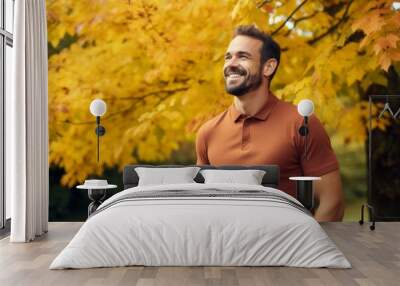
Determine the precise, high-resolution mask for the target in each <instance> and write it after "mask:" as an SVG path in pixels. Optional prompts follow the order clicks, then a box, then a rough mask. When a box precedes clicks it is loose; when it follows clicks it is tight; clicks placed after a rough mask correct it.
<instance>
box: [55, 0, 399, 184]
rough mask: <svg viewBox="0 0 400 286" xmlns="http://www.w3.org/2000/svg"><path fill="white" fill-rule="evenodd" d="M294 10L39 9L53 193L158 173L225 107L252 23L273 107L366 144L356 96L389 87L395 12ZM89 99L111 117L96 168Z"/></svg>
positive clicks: (142, 2) (214, 4)
mask: <svg viewBox="0 0 400 286" xmlns="http://www.w3.org/2000/svg"><path fill="white" fill-rule="evenodd" d="M302 2H303V1H300V3H299V1H295V0H290V1H252V0H238V1H234V0H221V1H211V0H196V1H186V0H170V1H166V0H139V1H134V0H131V1H129V0H82V1H74V0H48V1H47V17H48V37H49V42H50V44H51V45H52V47H54V48H56V50H55V52H54V53H52V54H51V55H50V57H49V118H50V162H51V163H52V164H56V165H58V166H60V167H63V168H64V169H65V172H66V173H65V175H64V177H63V178H62V183H63V184H66V185H69V186H72V185H73V184H75V183H77V182H81V181H83V180H84V179H85V178H86V177H87V176H88V175H90V174H99V175H100V174H101V173H102V171H103V169H104V168H105V167H110V166H118V167H119V168H120V169H122V168H123V166H124V165H126V164H131V163H135V162H137V161H162V160H165V159H167V158H169V156H170V154H171V152H172V151H173V150H176V149H177V148H178V147H179V145H180V144H181V143H183V142H187V141H189V142H192V141H193V140H194V138H195V133H196V131H197V128H198V127H199V126H200V125H201V124H202V123H203V122H204V121H206V120H207V119H209V118H211V117H212V116H214V115H215V114H217V113H219V112H221V111H222V110H223V109H224V108H226V107H227V106H228V105H229V104H230V102H231V97H230V96H228V95H226V94H225V92H224V85H223V78H222V65H223V58H224V53H225V50H226V47H227V45H228V43H229V41H230V39H231V36H232V32H233V30H234V28H235V26H237V25H238V24H252V23H255V24H256V25H257V26H258V27H259V28H261V29H263V30H265V31H267V32H269V33H272V34H273V36H274V38H275V39H276V40H277V41H278V42H279V43H280V45H281V47H282V50H283V52H282V60H281V64H280V67H279V70H278V73H277V74H276V76H275V78H274V81H273V84H272V90H273V91H274V92H275V93H276V94H277V95H278V96H280V97H281V98H284V99H285V100H288V101H292V102H294V103H297V102H298V101H299V100H301V99H303V98H306V97H307V98H311V99H312V100H313V101H314V102H315V103H316V108H317V114H318V116H319V117H320V119H321V120H322V121H323V122H324V123H325V125H326V127H327V128H328V130H330V132H331V134H335V135H337V136H340V137H342V138H343V140H347V141H349V140H350V141H355V142H363V140H365V136H366V129H365V122H364V121H363V120H364V119H365V117H366V116H367V111H368V110H367V109H365V108H364V107H363V105H364V104H365V102H363V101H362V100H361V98H362V94H361V93H362V92H365V90H366V89H367V88H368V86H369V85H371V84H372V83H377V82H378V83H383V84H386V77H385V71H384V70H386V69H387V68H388V64H389V65H392V66H394V67H395V68H398V61H399V59H398V57H397V55H398V53H399V49H398V48H397V47H398V45H397V43H398V37H399V36H400V35H399V33H398V32H397V31H399V30H400V29H399V28H400V26H399V21H398V19H399V17H398V11H395V10H393V9H392V8H391V2H392V1H370V3H374V4H369V5H365V1H362V0H354V1H306V2H305V3H303V4H302V6H301V7H300V8H299V9H297V7H298V6H299V5H300V4H301V3H302ZM327 2H329V3H327ZM323 5H325V6H323ZM379 9H385V11H384V13H383V14H382V13H381V12H382V11H380V10H379ZM377 10H379V11H380V12H379V11H378V12H376V11H377ZM293 12H294V13H293ZM371 13H372V14H373V15H374V16H373V17H372V16H371V15H370V14H371ZM289 16H290V17H289ZM368 17H372V18H368ZM368 19H375V20H376V21H377V23H369V22H370V21H371V20H368ZM365 23H367V24H365ZM377 27H379V29H377ZM361 31H362V32H361ZM66 34H68V36H66ZM94 98H102V99H104V100H105V101H106V103H107V105H108V111H107V113H106V115H105V116H104V118H103V119H102V122H103V125H104V126H105V127H106V129H107V132H106V135H105V136H104V137H103V138H102V139H101V162H100V164H98V163H97V162H96V149H95V148H96V137H95V134H94V127H95V124H94V122H95V120H94V118H93V116H91V115H90V113H89V104H90V102H91V100H93V99H94ZM343 118H345V119H346V120H343ZM382 128H384V127H382ZM349 130H351V132H349Z"/></svg>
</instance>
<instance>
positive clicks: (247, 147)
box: [196, 93, 339, 196]
mask: <svg viewBox="0 0 400 286" xmlns="http://www.w3.org/2000/svg"><path fill="white" fill-rule="evenodd" d="M268 96H269V97H268V100H267V102H266V104H265V106H264V107H263V108H262V109H261V110H260V111H259V112H258V113H257V114H256V115H254V116H245V115H243V114H241V113H240V112H239V111H238V110H237V109H236V108H235V106H234V105H233V104H232V106H230V107H229V108H228V109H227V110H226V111H224V112H222V113H221V114H219V115H217V116H216V117H214V118H212V119H211V120H209V121H207V122H206V123H204V124H203V125H202V126H201V127H200V129H199V131H198V133H197V139H196V153H197V164H198V165H217V166H218V165H244V166H248V165H268V164H277V165H279V167H280V185H279V189H280V190H282V191H284V192H286V193H288V194H290V195H292V196H295V194H296V186H295V182H293V181H290V180H289V177H291V176H322V175H324V174H327V173H329V172H332V171H334V170H337V169H338V168H339V164H338V162H337V159H336V156H335V153H334V151H333V150H332V147H331V143H330V139H329V137H328V135H327V133H326V132H325V129H324V127H323V126H322V124H321V122H320V121H319V120H318V119H317V117H316V116H315V115H312V116H311V117H310V118H309V119H308V126H309V134H308V138H307V141H308V142H307V145H308V160H307V159H306V158H305V156H304V146H305V145H304V144H305V137H302V136H301V135H300V134H299V132H298V130H299V128H300V126H301V125H302V122H303V117H301V116H300V115H299V114H298V113H297V108H296V106H294V105H292V104H290V103H287V102H284V101H282V100H279V99H278V98H277V97H275V96H274V95H273V94H272V93H270V94H269V95H268Z"/></svg>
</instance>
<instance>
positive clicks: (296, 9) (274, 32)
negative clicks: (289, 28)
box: [271, 0, 308, 36]
mask: <svg viewBox="0 0 400 286" xmlns="http://www.w3.org/2000/svg"><path fill="white" fill-rule="evenodd" d="M307 1H308V0H303V2H301V3H300V4H299V6H297V7H296V8H295V9H294V10H293V11H292V13H290V15H289V16H288V17H287V18H286V20H285V21H284V22H283V23H282V24H281V25H280V26H279V27H278V28H276V29H275V30H274V31H273V32H272V33H271V36H273V35H275V34H276V33H278V32H279V31H280V30H281V29H282V28H283V27H285V25H286V23H287V22H288V21H289V20H290V19H291V18H292V17H293V15H294V14H295V13H296V12H297V11H299V10H300V8H301V7H302V6H303V5H304V4H306V3H307Z"/></svg>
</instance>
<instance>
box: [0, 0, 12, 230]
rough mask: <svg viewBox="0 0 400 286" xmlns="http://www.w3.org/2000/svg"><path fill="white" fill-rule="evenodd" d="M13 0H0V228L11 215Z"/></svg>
mask: <svg viewBox="0 0 400 286" xmlns="http://www.w3.org/2000/svg"><path fill="white" fill-rule="evenodd" d="M13 32H14V0H0V63H1V66H0V228H4V226H5V225H6V221H7V219H9V218H10V217H11V212H10V205H11V201H10V197H11V196H10V193H9V192H7V190H6V188H5V174H4V173H5V169H4V165H5V164H4V160H5V158H4V157H5V150H4V146H5V144H4V143H5V134H4V133H5V120H4V119H5V104H6V102H5V98H6V95H8V94H9V93H10V92H11V87H12V86H11V70H12V68H13V58H12V47H13Z"/></svg>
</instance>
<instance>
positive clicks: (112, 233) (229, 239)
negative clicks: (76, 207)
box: [50, 183, 351, 269]
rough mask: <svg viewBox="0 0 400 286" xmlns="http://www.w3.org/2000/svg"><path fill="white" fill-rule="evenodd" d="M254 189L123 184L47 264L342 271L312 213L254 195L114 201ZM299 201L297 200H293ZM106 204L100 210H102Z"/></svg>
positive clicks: (339, 254)
mask: <svg viewBox="0 0 400 286" xmlns="http://www.w3.org/2000/svg"><path fill="white" fill-rule="evenodd" d="M208 188H213V189H217V190H221V191H224V190H229V191H232V190H237V191H238V190H258V191H259V190H262V191H265V192H269V193H272V194H275V195H279V196H283V197H285V198H287V199H290V200H292V201H293V202H297V201H296V200H295V199H293V198H292V197H290V196H289V195H287V194H285V193H283V192H281V191H279V190H277V189H273V188H267V187H263V186H257V185H238V184H234V185H233V184H196V183H193V184H179V185H164V186H161V185H160V186H145V187H144V186H142V187H135V188H131V189H127V190H125V191H123V192H120V193H118V194H116V195H114V196H113V197H111V198H109V199H108V200H106V201H105V202H104V203H103V204H102V205H101V206H100V207H99V210H101V209H102V208H103V211H100V212H99V213H97V214H95V215H94V216H92V217H90V218H89V219H88V220H87V221H86V222H85V223H84V224H83V225H82V227H81V229H80V230H79V231H78V233H77V234H76V235H75V237H74V238H73V239H72V241H71V242H70V243H69V244H68V245H67V246H66V247H65V249H64V250H63V251H62V252H61V253H60V254H59V255H58V256H57V257H56V259H55V260H54V261H53V262H52V264H51V265H50V269H63V268H90V267H112V266H127V265H145V266H189V265H190V266H193V265H204V266H206V265H214V266H241V265H247V266H294V267H332V268H350V267H351V266H350V263H349V262H348V261H347V259H346V258H345V257H344V255H343V254H342V252H341V251H340V250H339V249H338V248H337V247H336V245H335V244H334V243H333V242H332V241H331V239H330V238H329V237H328V236H327V234H326V233H325V232H324V230H323V229H322V228H321V227H320V225H319V224H318V223H317V222H316V221H315V220H314V218H313V217H312V216H310V215H308V214H307V213H304V212H302V211H301V210H299V209H298V208H296V207H294V206H291V205H289V204H283V203H281V202H278V201H273V200H271V201H268V200H264V199H261V198H234V197H233V198H231V197H226V198H220V197H218V198H216V197H215V198H214V197H206V198H205V197H201V198H198V197H192V198H191V197H182V198H179V197H178V198H152V199H140V200H132V201H121V202H119V203H115V204H112V203H113V202H115V201H116V200H118V198H121V197H122V196H125V195H127V194H130V193H131V192H145V191H167V190H199V191H201V190H204V189H208ZM297 203H299V202H297ZM107 206H108V207H107Z"/></svg>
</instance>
